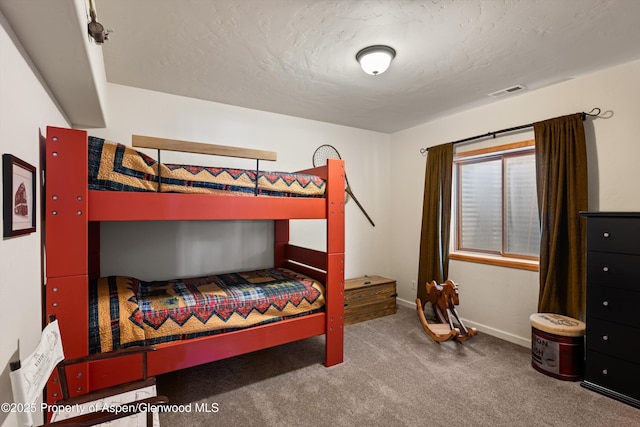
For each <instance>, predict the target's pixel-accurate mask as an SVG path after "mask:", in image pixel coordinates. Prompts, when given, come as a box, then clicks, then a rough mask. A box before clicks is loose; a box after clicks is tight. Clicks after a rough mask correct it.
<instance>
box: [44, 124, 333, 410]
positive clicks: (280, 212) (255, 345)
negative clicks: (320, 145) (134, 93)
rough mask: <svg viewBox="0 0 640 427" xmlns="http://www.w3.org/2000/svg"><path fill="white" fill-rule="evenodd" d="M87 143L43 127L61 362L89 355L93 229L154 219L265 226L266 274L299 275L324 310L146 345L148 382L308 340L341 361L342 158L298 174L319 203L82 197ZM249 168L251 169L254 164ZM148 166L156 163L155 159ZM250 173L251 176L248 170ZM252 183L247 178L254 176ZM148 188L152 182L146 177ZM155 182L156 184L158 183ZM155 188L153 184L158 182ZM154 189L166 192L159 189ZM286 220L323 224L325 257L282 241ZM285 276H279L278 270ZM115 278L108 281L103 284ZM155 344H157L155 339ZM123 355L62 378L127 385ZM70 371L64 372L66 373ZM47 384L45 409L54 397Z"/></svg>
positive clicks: (215, 150) (91, 192)
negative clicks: (317, 193) (317, 340)
mask: <svg viewBox="0 0 640 427" xmlns="http://www.w3.org/2000/svg"><path fill="white" fill-rule="evenodd" d="M90 139H91V137H89V136H88V135H87V133H86V131H82V130H74V129H64V128H56V127H48V128H47V141H46V158H45V196H44V197H45V203H44V204H43V206H44V209H45V239H46V240H45V242H46V286H45V310H44V312H45V315H46V316H49V315H52V314H53V315H55V316H56V318H57V319H58V320H59V322H60V330H61V336H62V341H63V343H64V349H65V356H66V357H67V358H71V359H73V358H83V357H85V356H87V355H88V354H89V352H90V351H89V348H90V342H89V341H90V337H89V332H88V329H89V326H88V325H89V322H90V316H91V314H90V308H89V303H88V301H89V298H90V296H89V294H90V292H91V291H90V289H91V286H90V283H93V282H94V281H98V280H104V278H100V223H101V222H104V221H157V220H163V221H166V220H273V223H274V260H273V268H274V269H277V271H287V272H291V273H287V274H292V275H304V277H306V278H310V279H312V280H316V281H318V282H319V283H321V284H322V287H323V288H324V305H323V306H322V307H321V308H320V309H317V308H316V309H314V310H311V311H309V312H306V313H304V315H300V316H293V317H286V318H284V319H282V320H277V321H269V322H265V323H259V324H257V325H255V326H250V327H246V328H242V329H237V328H233V329H232V330H229V331H224V332H221V333H215V334H213V335H205V336H199V335H195V337H194V338H190V339H186V340H178V341H173V340H172V341H170V342H159V343H158V344H154V346H155V347H156V351H153V352H150V353H148V355H147V361H146V363H147V365H146V369H147V374H148V375H150V376H153V375H158V374H162V373H166V372H171V371H176V370H179V369H184V368H188V367H192V366H196V365H199V364H203V363H208V362H212V361H216V360H220V359H224V358H228V357H232V356H236V355H240V354H244V353H248V352H252V351H257V350H260V349H264V348H268V347H273V346H277V345H281V344H285V343H289V342H293V341H297V340H301V339H305V338H309V337H312V336H317V335H325V355H324V357H325V365H326V366H333V365H336V364H339V363H341V362H342V360H343V340H344V338H343V324H344V200H345V199H344V189H345V173H344V163H343V161H342V160H328V161H327V165H325V166H322V167H318V168H313V169H308V170H305V171H300V172H299V173H303V174H312V175H315V176H318V177H321V178H322V180H323V181H324V183H325V189H324V195H323V197H288V196H281V195H275V196H273V195H263V193H261V192H258V191H257V190H256V194H254V195H247V194H246V193H245V194H234V193H231V194H229V195H223V194H221V193H220V192H218V191H216V192H213V193H209V194H183V193H176V192H163V191H157V189H156V191H143V192H138V191H104V190H95V189H89V187H90V186H89V178H88V176H89V175H90V171H88V168H90V166H87V165H89V163H88V162H89V157H90V154H88V151H90V150H88V143H89V141H90ZM133 146H137V147H145V148H156V149H157V150H158V157H159V156H160V150H174V151H179V150H180V151H182V150H184V151H189V152H198V153H205V154H218V155H229V156H239V157H247V158H254V159H257V162H258V161H259V160H260V159H267V160H274V159H275V157H274V153H271V152H260V151H256V150H247V149H240V150H233V149H230V147H224V146H213V145H209V144H197V143H185V142H182V141H172V140H164V139H158V138H148V137H137V139H134V142H133ZM257 162H256V163H257ZM158 165H160V159H159V158H158ZM256 173H257V172H256ZM256 179H257V175H256ZM152 181H153V179H152ZM160 181H161V182H162V179H160ZM160 185H162V183H161V184H160ZM164 191H171V189H170V188H169V189H168V190H167V189H165V190H164ZM292 219H324V220H326V229H327V232H326V252H325V251H317V250H314V249H309V248H303V247H300V246H296V245H293V244H290V243H289V221H290V220H292ZM282 269H285V270H282ZM110 280H115V279H110ZM160 341H161V340H160ZM131 349H135V347H131V348H124V349H122V350H117V351H121V352H122V355H121V356H120V357H116V358H109V359H107V358H105V359H99V358H98V359H99V360H94V361H92V362H90V363H84V364H82V363H81V364H78V365H76V366H75V367H74V368H73V369H74V370H73V371H70V372H68V374H67V376H68V378H69V380H68V381H69V389H70V390H71V393H72V395H80V394H84V393H87V392H90V391H92V390H96V389H100V388H104V387H108V386H112V385H117V384H122V383H125V382H128V381H133V380H135V379H137V378H138V377H139V368H138V367H139V366H140V365H139V363H140V360H141V356H140V355H139V354H136V353H135V352H134V351H132V352H131V353H128V352H127V350H131ZM70 369H71V368H70ZM56 381H57V380H56V379H55V378H52V379H50V381H49V384H48V387H47V396H46V398H47V401H48V402H54V401H55V400H57V399H58V398H59V386H58V384H57V382H56Z"/></svg>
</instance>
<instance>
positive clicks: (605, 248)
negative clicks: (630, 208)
mask: <svg viewBox="0 0 640 427" xmlns="http://www.w3.org/2000/svg"><path fill="white" fill-rule="evenodd" d="M639 242H640V221H639V220H638V218H615V220H612V219H611V218H606V217H601V218H598V217H590V218H589V221H588V226H587V245H589V250H590V251H602V252H617V253H623V254H635V255H640V244H639Z"/></svg>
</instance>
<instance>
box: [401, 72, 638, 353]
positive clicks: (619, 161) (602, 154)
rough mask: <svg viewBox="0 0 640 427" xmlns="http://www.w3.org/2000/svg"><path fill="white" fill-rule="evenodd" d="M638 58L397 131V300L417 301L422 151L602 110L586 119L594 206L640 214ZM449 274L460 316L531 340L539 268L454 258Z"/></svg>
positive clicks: (526, 341)
mask: <svg viewBox="0 0 640 427" xmlns="http://www.w3.org/2000/svg"><path fill="white" fill-rule="evenodd" d="M638 100H640V61H636V62H632V63H629V64H625V65H622V66H618V67H615V68H611V69H608V70H603V71H600V72H597V73H594V74H590V75H587V76H581V77H578V78H575V79H573V80H569V81H566V82H563V83H560V84H557V85H554V86H550V87H547V88H544V89H540V90H537V91H535V92H531V93H524V94H521V95H518V96H516V97H513V98H509V99H505V100H502V101H500V102H496V103H495V104H492V105H489V106H486V107H481V108H477V109H474V110H470V111H467V112H464V113H460V114H456V115H453V116H449V117H446V118H443V119H440V120H436V121H433V122H430V123H425V124H423V125H421V126H418V127H415V128H412V129H407V130H405V131H402V132H398V133H395V134H393V135H391V147H392V150H391V156H392V157H391V173H392V176H398V175H401V176H403V181H404V182H405V185H404V187H403V188H399V189H397V191H396V190H394V191H393V192H392V196H391V203H390V207H391V213H390V218H391V222H392V227H393V233H392V241H391V247H392V252H391V253H392V257H393V262H392V273H391V274H392V277H395V278H396V279H397V280H398V289H399V290H398V294H399V298H401V299H402V300H403V301H406V302H407V303H408V304H413V301H414V300H415V294H416V291H414V290H412V289H411V281H412V280H417V275H418V251H419V240H420V218H421V213H422V195H423V186H424V169H425V164H426V158H424V157H422V155H421V154H420V152H419V149H420V148H422V147H429V146H433V145H438V144H442V143H446V142H450V141H455V140H458V139H462V138H466V137H470V136H474V135H481V134H485V133H487V132H490V131H495V130H499V129H503V128H509V127H512V126H518V125H521V124H526V123H532V122H535V121H540V120H545V119H548V118H552V117H558V116H562V115H566V114H571V113H575V112H579V111H587V112H588V111H590V110H591V109H592V108H593V107H600V108H601V109H602V111H603V113H604V115H605V117H606V118H598V119H595V120H591V119H589V120H587V121H586V122H585V130H586V136H587V150H588V156H589V209H590V210H605V211H616V210H619V211H640V187H639V186H638V182H640V168H639V167H638V159H640V143H638V140H639V135H640V120H638V117H640V102H639V101H638ZM531 138H533V131H531V130H529V131H526V132H523V133H519V134H517V135H508V136H503V137H498V138H497V139H496V140H495V144H502V143H505V142H511V141H520V140H525V139H531ZM449 278H450V279H453V280H455V281H457V282H459V285H460V306H459V308H458V309H459V313H460V314H461V316H462V317H463V318H465V319H468V321H469V322H468V323H469V324H470V325H475V326H478V327H479V328H480V329H481V330H484V331H486V332H489V333H491V334H493V335H497V336H500V337H502V338H505V339H508V340H510V341H513V342H516V343H519V344H521V345H529V341H530V335H531V329H530V324H529V315H530V314H531V313H534V312H536V311H537V298H538V273H537V272H529V271H523V270H514V269H507V268H503V267H493V266H486V265H482V264H474V263H469V262H462V261H451V263H450V269H449Z"/></svg>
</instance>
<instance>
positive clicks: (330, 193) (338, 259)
mask: <svg viewBox="0 0 640 427" xmlns="http://www.w3.org/2000/svg"><path fill="white" fill-rule="evenodd" d="M327 182H329V185H328V186H327V196H326V197H327V283H326V290H327V295H328V297H327V302H326V307H325V311H326V315H327V328H326V329H327V331H326V349H325V352H326V353H325V365H326V366H327V367H329V366H333V365H337V364H338V363H342V361H343V351H344V219H345V216H344V200H345V199H344V188H345V170H344V161H342V160H328V162H327Z"/></svg>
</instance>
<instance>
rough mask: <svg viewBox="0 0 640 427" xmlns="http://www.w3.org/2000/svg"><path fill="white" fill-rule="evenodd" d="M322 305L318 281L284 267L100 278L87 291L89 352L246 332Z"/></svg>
mask: <svg viewBox="0 0 640 427" xmlns="http://www.w3.org/2000/svg"><path fill="white" fill-rule="evenodd" d="M324 303H325V299H324V287H323V286H322V285H321V284H320V283H319V282H317V281H315V280H313V279H311V278H309V277H307V276H304V275H301V274H298V273H295V272H293V271H291V270H287V269H284V268H278V269H265V270H257V271H247V272H243V273H229V274H220V275H213V276H204V277H195V278H189V279H175V280H168V281H155V282H145V281H141V280H138V279H135V278H132V277H121V276H110V277H103V278H100V279H98V280H95V281H93V282H92V283H91V284H90V287H89V347H90V348H89V352H90V353H98V352H107V351H111V350H116V349H119V348H125V347H130V346H133V345H154V344H159V343H162V342H169V341H177V340H183V339H189V338H194V337H199V336H205V335H211V334H215V333H220V332H225V331H229V330H235V329H241V328H247V327H250V326H255V325H258V324H263V323H268V322H274V321H277V320H281V319H284V318H290V317H295V316H301V315H305V314H310V313H313V312H316V311H320V310H322V308H323V307H324Z"/></svg>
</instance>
